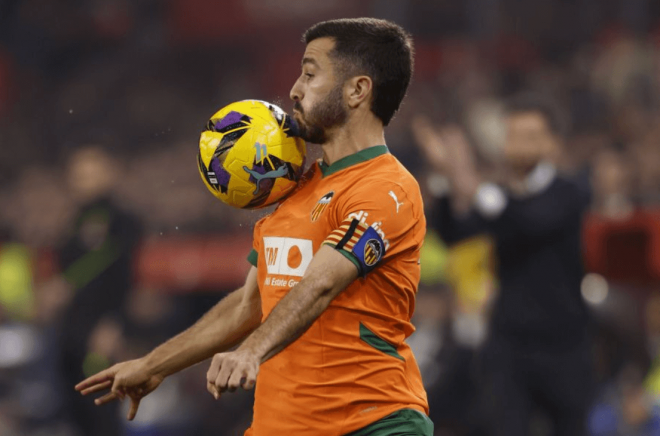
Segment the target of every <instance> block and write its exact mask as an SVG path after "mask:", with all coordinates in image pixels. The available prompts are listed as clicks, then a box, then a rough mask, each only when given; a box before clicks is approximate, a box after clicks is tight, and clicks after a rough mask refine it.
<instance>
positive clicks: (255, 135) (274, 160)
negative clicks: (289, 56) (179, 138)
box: [197, 100, 305, 209]
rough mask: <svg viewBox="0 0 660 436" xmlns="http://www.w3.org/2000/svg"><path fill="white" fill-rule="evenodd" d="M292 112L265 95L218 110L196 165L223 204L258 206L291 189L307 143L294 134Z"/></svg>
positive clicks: (299, 172)
mask: <svg viewBox="0 0 660 436" xmlns="http://www.w3.org/2000/svg"><path fill="white" fill-rule="evenodd" d="M291 123H292V121H291V117H289V115H287V114H286V113H285V112H284V111H283V110H282V109H280V108H279V107H277V106H275V105H274V104H271V103H267V102H265V101H260V100H244V101H239V102H236V103H232V104H230V105H228V106H225V107H224V108H222V109H220V110H219V111H218V112H216V113H215V114H214V115H213V116H212V117H211V119H210V120H209V122H208V124H207V125H206V128H205V129H204V131H203V132H202V135H201V137H200V138H199V155H198V159H197V165H198V167H199V173H200V175H201V176H202V180H203V181H204V184H205V185H206V187H207V188H208V189H209V191H211V193H212V194H213V195H215V196H216V197H217V198H219V199H220V200H222V201H223V202H224V203H226V204H228V205H230V206H234V207H238V208H242V209H257V208H260V207H266V206H269V205H271V204H274V203H277V202H278V201H281V200H283V199H284V197H286V196H287V195H288V194H289V193H291V192H292V191H293V190H294V189H295V188H296V186H297V185H298V181H299V180H300V176H301V175H302V172H303V166H304V163H305V142H304V141H303V140H302V139H300V138H297V137H295V136H293V132H292V130H291V127H292V124H291Z"/></svg>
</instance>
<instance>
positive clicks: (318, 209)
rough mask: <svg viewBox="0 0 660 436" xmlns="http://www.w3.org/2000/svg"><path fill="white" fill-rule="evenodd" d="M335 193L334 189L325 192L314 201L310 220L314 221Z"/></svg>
mask: <svg viewBox="0 0 660 436" xmlns="http://www.w3.org/2000/svg"><path fill="white" fill-rule="evenodd" d="M334 195H335V191H330V192H328V193H327V194H325V195H324V196H323V197H321V199H320V200H319V201H318V202H317V203H316V205H315V206H314V209H312V214H311V218H312V222H314V221H316V220H317V219H319V217H320V216H321V214H322V213H323V211H324V210H325V209H326V208H327V207H328V205H329V204H330V202H331V201H332V197H333V196H334Z"/></svg>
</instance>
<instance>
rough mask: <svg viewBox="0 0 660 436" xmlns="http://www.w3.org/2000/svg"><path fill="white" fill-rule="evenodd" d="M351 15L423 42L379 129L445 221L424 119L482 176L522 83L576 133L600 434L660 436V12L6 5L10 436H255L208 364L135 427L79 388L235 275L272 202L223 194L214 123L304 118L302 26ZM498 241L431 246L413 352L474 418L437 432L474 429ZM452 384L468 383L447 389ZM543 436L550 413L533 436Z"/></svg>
mask: <svg viewBox="0 0 660 436" xmlns="http://www.w3.org/2000/svg"><path fill="white" fill-rule="evenodd" d="M355 16H374V17H382V18H388V19H392V20H394V21H396V22H397V23H399V24H401V25H403V26H404V27H406V28H407V29H408V30H409V31H410V32H411V33H412V34H413V36H414V39H415V44H416V52H417V57H416V71H415V76H414V82H413V84H412V86H411V88H410V92H409V95H408V97H407V99H406V100H405V102H404V105H403V107H402V109H401V111H400V112H399V114H398V115H397V117H396V119H395V120H394V121H393V123H392V125H391V126H390V127H389V128H388V129H387V135H386V138H387V143H388V146H389V147H390V150H391V151H392V153H394V154H395V155H396V156H397V157H398V158H399V159H400V160H401V161H402V162H403V163H404V164H405V165H406V166H407V167H408V168H409V170H410V171H411V172H413V174H415V175H416V176H417V177H418V179H419V182H420V185H422V188H423V191H424V194H425V201H426V206H427V209H428V210H429V211H430V209H432V207H433V204H434V197H433V194H434V192H435V187H436V184H437V183H436V178H435V177H434V176H433V175H431V174H430V171H429V168H428V167H427V166H425V163H424V161H423V159H422V155H421V153H420V151H419V150H418V149H417V147H416V146H415V145H414V143H413V141H412V137H411V134H410V130H409V129H410V119H411V117H412V116H413V115H414V114H416V113H424V114H427V115H428V116H430V117H431V118H432V119H433V120H434V121H435V122H436V123H438V125H441V124H444V123H460V124H461V125H462V126H463V127H464V128H465V129H466V130H467V132H468V134H469V137H470V139H471V143H472V145H473V147H474V148H475V149H476V150H477V153H478V156H479V165H480V168H482V171H483V172H484V174H488V173H489V172H490V171H491V170H492V168H493V167H494V166H496V165H497V162H498V161H499V158H500V155H501V153H500V150H501V145H502V141H503V133H504V131H503V126H502V124H501V116H502V107H503V102H504V100H505V99H506V98H507V97H509V96H511V95H513V94H515V93H517V92H519V91H523V90H535V91H538V92H540V93H543V94H545V95H549V96H552V97H553V98H554V99H555V100H556V102H557V104H558V105H559V107H560V109H561V113H562V115H563V116H564V117H565V118H566V120H567V121H569V124H570V133H569V135H568V136H567V138H566V143H565V148H564V153H563V154H562V155H561V156H560V157H559V159H558V162H559V166H560V168H561V170H562V171H564V172H567V173H577V172H579V171H583V170H587V171H589V172H590V174H591V178H592V186H593V190H594V197H593V205H592V208H591V211H590V213H589V215H588V216H587V217H586V218H585V222H584V232H583V233H584V238H583V239H584V250H583V251H584V260H585V263H586V266H587V272H588V273H587V275H586V276H585V278H584V281H583V285H582V295H583V297H584V298H585V300H586V301H587V303H588V305H589V308H590V310H591V312H592V314H593V331H594V334H595V338H596V339H595V342H594V349H593V354H594V356H595V362H596V364H595V366H594V374H595V377H596V379H597V381H598V389H597V392H596V395H595V397H594V400H593V407H592V411H591V413H590V416H589V432H590V434H594V435H619V434H621V435H623V434H626V435H651V434H653V435H657V434H660V354H659V353H660V3H659V2H657V1H656V0H570V1H569V0H525V1H523V0H444V1H400V0H370V1H354V0H325V1H322V2H312V1H307V0H287V1H277V0H222V1H221V0H169V1H165V0H140V1H128V0H89V1H82V0H60V1H49V0H20V1H19V0H0V434H1V435H3V436H13V435H30V436H32V435H61V436H65V435H66V436H68V435H72V436H73V435H82V436H87V435H90V436H98V435H117V434H126V435H175V434H186V435H215V436H219V435H223V436H224V435H237V434H242V433H241V432H242V430H243V429H244V428H246V426H247V425H248V423H249V421H250V418H251V396H250V395H251V394H250V393H243V392H240V393H234V394H227V395H225V396H224V397H223V398H221V400H219V401H218V402H216V401H214V400H213V399H212V398H211V396H210V395H209V394H208V393H206V391H205V382H204V380H205V379H204V375H205V372H206V369H207V366H206V364H202V365H199V366H197V367H195V368H193V369H191V370H188V371H185V372H183V373H182V374H180V375H177V376H175V377H172V378H171V379H170V380H168V381H167V382H166V383H164V384H163V386H162V387H161V388H160V389H159V391H157V392H156V393H155V394H153V395H152V396H151V397H150V398H148V399H147V400H144V401H143V404H142V406H141V409H140V411H139V413H138V417H137V419H136V421H135V422H133V423H127V422H126V421H125V420H123V418H122V416H123V415H124V414H125V410H121V408H117V407H113V406H105V407H103V408H95V407H94V406H93V405H92V400H91V399H88V398H86V399H83V400H81V399H80V398H78V397H77V396H76V395H75V393H74V392H73V384H74V383H75V382H76V381H78V380H80V378H81V377H84V375H85V374H92V373H94V372H96V371H98V370H100V369H102V368H104V367H106V366H108V365H109V364H111V363H113V362H117V361H120V360H124V359H129V358H133V357H136V356H139V355H141V354H143V353H145V352H146V351H148V350H150V349H151V348H152V347H153V346H154V345H156V344H158V343H160V342H161V341H163V340H164V339H166V338H168V337H170V336H171V335H173V334H175V333H176V332H178V331H180V330H181V329H183V328H185V327H186V326H187V325H190V324H191V323H192V322H193V321H194V320H195V319H196V318H197V317H198V316H199V315H200V314H202V313H203V312H204V311H205V310H207V309H208V308H209V307H210V306H211V305H212V304H214V303H215V302H216V301H217V300H218V299H219V298H221V297H222V296H223V295H224V293H226V292H228V291H230V290H232V289H234V288H235V287H236V286H239V285H240V284H241V282H242V280H243V277H244V275H245V273H246V271H247V269H248V263H247V262H246V261H245V260H244V259H245V257H246V255H247V254H248V252H249V250H250V247H251V228H252V225H253V224H254V222H255V221H256V220H257V219H258V218H259V217H261V216H262V215H263V214H264V213H266V211H256V212H249V211H236V210H232V209H230V208H229V207H227V206H225V205H223V204H221V203H220V202H219V201H217V200H215V199H214V198H213V197H212V196H211V195H210V194H209V193H208V192H207V191H206V188H205V187H204V186H203V184H202V182H201V180H200V178H199V175H198V173H197V168H196V162H195V158H196V147H197V139H198V136H199V132H200V129H201V128H202V127H203V125H204V124H205V121H206V120H207V118H208V117H209V116H210V115H211V114H212V113H213V112H215V111H216V110H217V109H218V108H220V107H222V106H224V105H225V104H227V103H230V102H232V101H235V100H241V99H246V98H258V99H263V100H269V101H273V102H276V103H279V104H281V105H282V107H283V108H284V109H285V110H287V111H289V110H290V109H291V103H290V101H289V98H288V93H289V89H290V87H291V85H292V84H293V82H294V80H295V79H296V77H297V75H298V74H299V63H300V58H301V54H302V52H303V50H304V45H303V44H302V43H301V42H300V35H301V33H302V32H303V31H304V30H305V29H306V28H307V27H308V26H309V25H311V24H313V23H315V22H317V21H321V20H324V19H330V18H338V17H355ZM310 151H311V155H312V156H314V155H318V152H317V151H315V149H314V148H313V147H312V148H311V150H310ZM491 248H492V247H491V245H490V242H489V240H488V239H487V238H479V237H477V238H473V239H471V240H469V241H466V242H464V243H462V244H459V245H457V246H453V247H451V248H448V247H446V246H445V245H444V244H443V243H442V241H441V240H440V239H439V238H438V237H437V236H434V234H433V232H432V231H429V236H428V239H427V242H426V244H425V252H424V257H423V260H422V263H423V270H424V272H423V283H422V286H421V291H420V294H419V298H418V308H417V311H416V314H415V322H416V325H417V326H418V331H417V333H416V334H415V335H413V336H412V338H411V339H410V343H411V345H412V346H413V348H414V350H415V352H416V354H417V358H418V362H419V364H420V367H421V370H422V372H423V375H424V379H425V384H426V386H427V389H428V391H429V394H430V396H432V397H433V398H439V399H437V400H435V401H436V403H433V402H432V403H431V407H432V409H433V410H432V414H436V421H437V424H436V430H437V432H436V434H438V435H462V434H467V432H468V431H469V430H467V428H468V427H469V426H466V425H465V422H463V421H460V419H463V420H465V419H466V418H460V419H459V418H457V419H458V420H459V422H450V421H451V420H448V421H447V422H445V421H443V419H444V418H446V415H447V413H446V411H444V412H445V413H444V414H443V410H438V409H439V408H441V406H440V404H443V405H451V404H458V406H457V407H458V408H460V409H461V410H459V411H458V412H457V414H456V416H457V417H461V416H463V417H465V416H467V417H468V418H467V420H468V421H469V420H470V419H474V420H477V419H478V418H479V417H478V416H477V415H478V412H477V409H476V408H474V409H471V408H470V404H472V403H471V401H472V400H471V397H470V396H471V395H474V392H475V391H478V389H479V380H478V379H476V380H475V379H474V377H472V375H471V374H472V372H471V371H470V362H471V358H472V356H474V355H475V353H477V352H478V350H479V347H480V344H481V343H482V342H483V339H484V337H485V335H486V334H487V331H486V323H487V319H488V313H489V310H488V309H489V302H490V301H492V298H493V296H494V295H495V294H496V293H497V281H496V279H495V278H494V277H493V275H492V272H491V268H490V265H491V264H492V263H491V257H492V256H491ZM456 362H464V363H465V364H463V363H461V365H460V366H461V367H462V368H464V369H465V371H459V372H460V374H458V375H457V374H456V373H454V372H453V371H456V366H457V365H456ZM448 377H449V378H451V379H452V380H454V381H455V383H454V385H455V386H454V388H453V390H450V391H449V393H446V391H444V390H443V391H441V392H440V391H438V389H439V388H438V387H439V386H442V381H443V380H446V379H447V378H448ZM443 395H445V396H446V395H451V398H449V399H448V398H443ZM454 400H455V401H454ZM434 404H438V407H436V408H434ZM443 407H444V406H443ZM472 411H474V412H473V414H474V416H470V414H471V413H472ZM548 431H549V428H548V421H547V419H546V418H545V417H544V416H543V415H542V414H538V415H534V419H533V422H532V434H534V435H545V434H548Z"/></svg>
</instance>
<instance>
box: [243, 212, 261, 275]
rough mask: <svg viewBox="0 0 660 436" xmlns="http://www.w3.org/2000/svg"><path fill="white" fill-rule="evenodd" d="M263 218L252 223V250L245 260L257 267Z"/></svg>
mask: <svg viewBox="0 0 660 436" xmlns="http://www.w3.org/2000/svg"><path fill="white" fill-rule="evenodd" d="M263 220H264V218H262V219H260V220H259V221H257V223H256V224H255V225H254V231H253V232H252V250H250V254H248V256H247V261H248V262H250V264H252V266H254V267H257V263H258V261H259V251H260V250H261V224H262V223H263Z"/></svg>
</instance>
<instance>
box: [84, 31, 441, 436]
mask: <svg viewBox="0 0 660 436" xmlns="http://www.w3.org/2000/svg"><path fill="white" fill-rule="evenodd" d="M304 40H305V42H306V44H307V47H306V50H305V54H304V57H303V60H302V74H301V75H300V77H299V78H298V80H297V81H296V83H295V84H294V86H293V88H292V89H291V98H292V99H293V101H294V111H293V113H294V118H295V120H296V122H297V124H298V128H299V133H300V136H301V137H302V138H304V139H305V140H307V141H309V142H313V143H316V144H320V146H321V148H322V149H323V160H322V161H319V162H316V163H315V164H313V165H312V166H311V168H310V169H309V171H308V172H307V173H306V174H305V176H304V177H303V180H302V181H301V183H300V186H299V187H298V188H297V189H296V191H295V192H294V193H293V194H292V195H290V196H289V197H288V198H287V199H286V200H285V201H284V202H282V203H281V204H280V205H279V206H278V208H277V209H276V210H275V211H274V212H273V213H271V214H270V215H268V216H266V217H265V218H263V219H262V220H260V221H259V222H258V223H257V224H256V225H255V228H254V249H253V250H252V252H251V253H250V255H249V257H248V260H249V261H250V262H251V263H252V265H253V266H254V267H253V268H252V269H251V270H250V272H249V274H248V277H247V280H246V282H245V285H244V286H243V287H242V288H240V289H238V290H237V291H235V292H233V293H231V294H230V295H229V296H227V297H226V298H225V299H223V300H222V301H221V302H220V303H218V304H217V305H216V306H215V307H214V308H212V309H211V310H210V311H209V312H208V313H207V314H206V315H205V316H204V317H202V319H201V320H199V321H198V322H197V323H196V324H195V325H194V326H192V327H191V328H190V329H188V330H186V331H185V332H183V333H181V334H180V335H178V336H176V337H174V338H173V339H171V340H169V341H168V342H166V343H165V344H163V345H161V346H159V347H157V348H156V349H154V350H153V351H152V352H151V353H149V354H148V355H146V356H144V357H143V358H140V359H137V360H133V361H129V362H123V363H120V364H117V365H115V366H113V367H111V368H109V369H107V370H105V371H103V372H101V373H99V374H97V375H96V376H93V377H90V378H89V379H87V380H85V381H84V382H82V383H80V384H79V385H78V386H77V389H78V390H80V391H82V393H83V394H86V393H90V392H96V391H99V390H102V389H107V388H111V391H110V392H109V393H108V394H106V395H105V396H103V397H101V398H99V399H97V400H96V403H97V404H102V403H106V402H108V401H111V400H113V399H116V398H123V397H124V396H128V397H130V399H131V407H130V410H129V419H132V418H133V417H134V416H135V413H136V411H137V408H138V405H139V402H140V399H141V398H142V397H144V396H145V395H147V394H148V393H149V392H151V391H153V390H154V389H155V388H156V387H157V386H158V385H159V384H160V382H161V381H162V380H163V379H164V378H165V377H166V376H168V375H170V374H172V373H174V372H176V371H179V370H181V369H183V368H185V367H188V366H190V365H192V364H194V363H197V362H200V361H202V360H204V359H206V358H208V357H211V356H213V359H212V362H211V365H210V368H209V370H208V373H207V388H208V390H209V391H210V392H211V393H212V394H213V395H214V396H215V397H216V398H217V397H218V396H219V395H220V393H222V392H223V391H225V390H229V391H233V390H235V389H237V388H238V387H239V386H241V387H243V388H245V389H250V388H252V387H254V386H255V384H256V392H255V404H254V420H253V423H252V426H251V427H250V429H248V431H247V432H246V435H249V436H266V435H283V434H286V435H296V436H298V435H309V436H312V435H313V436H319V435H328V436H341V435H352V436H357V435H420V436H421V435H425V436H427V435H428V436H430V435H432V433H433V424H432V423H431V421H430V420H429V419H428V417H427V412H428V405H427V401H426V393H425V392H424V388H423V386H422V381H421V377H420V374H419V370H418V368H417V364H416V362H415V359H414V357H413V355H412V353H411V351H410V347H409V346H408V345H407V344H406V343H405V339H406V338H407V337H408V336H410V334H412V332H413V331H414V328H413V326H412V324H411V323H410V319H411V317H412V314H413V310H414V303H415V294H416V291H417V283H418V281H419V275H420V267H419V254H420V248H421V245H422V240H423V238H424V234H425V231H426V221H425V218H424V213H423V205H422V198H421V195H420V191H419V187H418V185H417V183H416V181H415V179H414V178H413V177H412V176H411V175H410V173H408V171H406V169H405V168H404V167H403V166H402V165H401V164H400V163H399V162H398V161H397V160H396V159H395V158H394V157H393V156H392V155H391V154H389V152H388V149H387V147H386V146H385V145H384V144H385V138H384V132H383V129H384V126H387V124H388V123H389V122H390V120H391V119H392V117H393V115H394V113H395V112H396V110H397V109H398V107H399V105H400V103H401V100H402V99H403V97H404V95H405V93H406V89H407V87H408V83H409V82H410V76H411V74H412V45H411V40H410V37H409V36H408V35H407V34H406V33H405V31H404V30H403V29H401V28H400V27H399V26H397V25H395V24H393V23H391V22H388V21H384V20H376V19H370V18H369V19H364V18H363V19H345V20H334V21H327V22H323V23H319V24H317V25H315V26H313V27H312V28H310V29H309V30H308V31H307V32H306V33H305V35H304ZM236 344H240V346H239V347H238V348H237V349H236V350H235V351H230V352H227V351H226V350H228V349H230V348H231V347H233V346H234V345H236ZM215 353H217V354H215ZM257 374H258V375H257Z"/></svg>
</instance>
